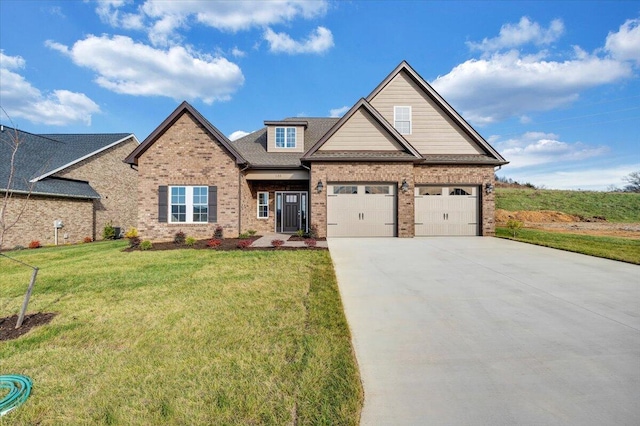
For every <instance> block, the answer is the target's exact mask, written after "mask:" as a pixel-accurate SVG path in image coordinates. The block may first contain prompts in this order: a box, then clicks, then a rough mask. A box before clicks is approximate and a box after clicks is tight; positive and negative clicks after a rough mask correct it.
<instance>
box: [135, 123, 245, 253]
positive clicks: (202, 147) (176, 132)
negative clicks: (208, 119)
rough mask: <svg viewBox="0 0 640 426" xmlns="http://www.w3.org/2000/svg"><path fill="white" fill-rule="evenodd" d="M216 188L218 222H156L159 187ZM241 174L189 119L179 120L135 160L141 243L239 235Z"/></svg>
mask: <svg viewBox="0 0 640 426" xmlns="http://www.w3.org/2000/svg"><path fill="white" fill-rule="evenodd" d="M161 185H207V186H216V187H217V188H218V222H217V223H206V224H185V223H180V224H172V223H160V222H158V187H159V186H161ZM238 197H239V169H238V167H237V165H236V163H235V159H234V158H233V157H232V156H231V155H230V154H229V153H228V152H227V151H226V148H224V146H222V145H221V144H220V143H219V142H218V141H217V140H215V139H214V138H213V137H212V136H210V135H209V133H208V132H207V130H206V129H205V128H204V127H202V126H200V125H199V124H198V122H197V121H196V120H194V119H193V117H192V116H191V115H190V114H189V113H185V114H183V115H181V116H180V117H179V118H178V119H177V120H176V122H175V123H174V124H173V125H172V126H171V127H169V128H168V129H167V130H166V132H165V133H164V134H162V135H161V136H160V137H159V138H158V139H157V140H156V141H155V143H154V144H153V145H151V147H149V149H148V150H147V151H146V152H145V153H144V154H142V155H141V156H140V158H139V159H138V228H139V230H140V235H141V237H142V238H143V239H150V240H154V241H162V240H171V239H173V236H174V234H175V233H176V232H178V231H183V232H185V233H186V234H187V235H188V236H193V237H196V238H207V237H211V236H212V235H213V232H214V230H215V228H216V226H217V225H218V224H219V225H222V227H223V228H224V235H225V237H236V236H237V235H238V231H239V223H238V222H239V214H240V212H239V199H238Z"/></svg>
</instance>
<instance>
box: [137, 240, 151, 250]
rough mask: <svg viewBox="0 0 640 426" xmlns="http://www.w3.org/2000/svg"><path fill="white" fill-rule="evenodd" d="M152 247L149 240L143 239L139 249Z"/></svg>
mask: <svg viewBox="0 0 640 426" xmlns="http://www.w3.org/2000/svg"><path fill="white" fill-rule="evenodd" d="M152 248H153V244H151V241H149V240H144V241H143V242H141V243H140V250H151V249H152Z"/></svg>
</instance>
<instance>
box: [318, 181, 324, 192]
mask: <svg viewBox="0 0 640 426" xmlns="http://www.w3.org/2000/svg"><path fill="white" fill-rule="evenodd" d="M322 188H324V185H323V184H322V180H319V181H318V184H317V185H316V191H318V194H319V193H321V192H322Z"/></svg>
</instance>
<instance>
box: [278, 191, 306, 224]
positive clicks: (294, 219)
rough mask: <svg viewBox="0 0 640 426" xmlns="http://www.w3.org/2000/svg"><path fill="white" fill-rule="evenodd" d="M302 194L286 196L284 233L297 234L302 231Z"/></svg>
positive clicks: (283, 218)
mask: <svg viewBox="0 0 640 426" xmlns="http://www.w3.org/2000/svg"><path fill="white" fill-rule="evenodd" d="M300 198H301V197H300V194H299V193H294V194H287V193H285V194H284V203H283V209H282V210H283V217H282V232H296V231H297V230H298V229H300V214H301V210H302V209H301V208H300Z"/></svg>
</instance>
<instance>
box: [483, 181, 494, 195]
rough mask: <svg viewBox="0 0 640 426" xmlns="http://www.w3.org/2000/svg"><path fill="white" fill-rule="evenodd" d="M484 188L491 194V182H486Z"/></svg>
mask: <svg viewBox="0 0 640 426" xmlns="http://www.w3.org/2000/svg"><path fill="white" fill-rule="evenodd" d="M484 190H485V192H486V193H487V194H491V193H492V192H493V184H492V183H488V184H486V185H485V186H484Z"/></svg>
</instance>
